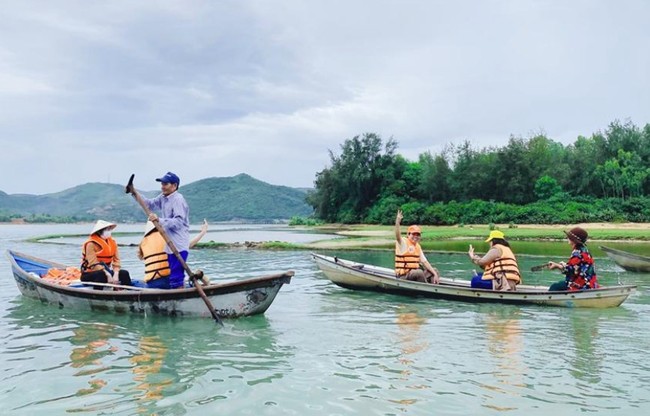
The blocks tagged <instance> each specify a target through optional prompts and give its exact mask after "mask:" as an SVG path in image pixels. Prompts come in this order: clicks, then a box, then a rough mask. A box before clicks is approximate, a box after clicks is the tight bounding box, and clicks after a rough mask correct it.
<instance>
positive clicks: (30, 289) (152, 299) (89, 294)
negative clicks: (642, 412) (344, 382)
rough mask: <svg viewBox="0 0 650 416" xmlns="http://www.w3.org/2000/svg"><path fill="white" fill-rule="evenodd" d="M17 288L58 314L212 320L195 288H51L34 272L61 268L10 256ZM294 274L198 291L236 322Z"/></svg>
mask: <svg viewBox="0 0 650 416" xmlns="http://www.w3.org/2000/svg"><path fill="white" fill-rule="evenodd" d="M8 255H9V259H10V262H11V267H12V272H13V276H14V279H15V281H16V285H17V286H18V289H19V290H20V293H22V294H23V295H24V296H26V297H29V298H34V299H38V300H40V301H41V302H43V303H47V304H52V305H56V306H57V307H58V308H60V309H75V310H101V311H110V312H115V313H122V314H141V315H164V316H179V317H208V318H211V317H212V315H211V313H210V311H209V310H208V309H207V307H206V304H205V302H204V301H203V299H202V298H201V297H200V295H199V293H198V291H197V289H196V288H187V289H170V290H156V289H144V288H134V290H121V291H113V290H94V289H90V288H88V287H69V286H60V285H57V284H54V283H51V282H49V281H47V280H44V279H41V278H40V277H39V273H38V272H39V271H42V270H47V269H49V268H63V267H64V266H63V265H60V264H57V263H54V262H49V261H46V260H43V259H38V258H36V257H32V256H28V255H24V254H21V253H16V252H12V251H9V252H8ZM293 274H294V273H293V272H292V271H289V272H286V273H283V274H278V275H272V276H265V277H259V278H252V279H246V280H242V281H235V282H228V283H222V284H214V285H208V286H204V287H203V291H204V292H205V294H206V296H207V297H208V298H209V299H210V301H211V302H212V304H213V306H214V307H215V310H216V312H217V314H218V315H219V316H220V317H222V318H236V317H242V316H250V315H257V314H262V313H264V312H265V311H266V310H267V309H268V308H269V306H271V304H272V303H273V300H274V299H275V297H276V295H277V294H278V292H279V291H280V288H281V287H282V285H284V284H286V283H290V281H291V277H292V276H293Z"/></svg>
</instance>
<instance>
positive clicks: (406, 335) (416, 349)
mask: <svg viewBox="0 0 650 416" xmlns="http://www.w3.org/2000/svg"><path fill="white" fill-rule="evenodd" d="M396 313H397V345H398V347H399V355H398V357H397V359H398V361H399V363H400V364H401V365H402V367H403V369H402V370H401V372H400V379H401V380H403V381H405V382H407V384H406V385H405V387H406V388H408V389H413V390H423V389H426V388H428V386H427V385H424V384H420V383H416V384H410V383H409V380H410V379H411V378H412V377H413V371H414V369H415V371H418V368H419V367H418V365H417V361H418V354H419V353H421V352H425V353H426V351H427V349H428V348H429V341H428V340H427V338H426V337H425V336H424V335H423V334H422V326H423V325H424V324H425V323H426V319H425V318H424V317H422V316H421V315H419V314H418V309H417V308H416V307H414V306H412V305H399V306H398V307H397V310H396ZM420 357H421V356H420ZM414 378H415V379H416V380H417V379H419V377H414ZM389 401H391V402H393V403H396V404H398V405H401V406H409V405H413V404H415V403H417V401H418V400H417V399H414V398H402V399H391V400H389ZM400 409H401V411H403V412H406V411H407V408H406V407H401V408H400Z"/></svg>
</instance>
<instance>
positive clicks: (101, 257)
mask: <svg viewBox="0 0 650 416" xmlns="http://www.w3.org/2000/svg"><path fill="white" fill-rule="evenodd" d="M115 227H117V225H116V224H114V223H111V222H108V221H104V220H99V221H97V222H96V223H95V226H94V227H93V229H92V231H91V233H90V236H89V237H88V240H86V242H84V244H83V246H82V247H81V281H82V282H98V283H111V284H120V285H125V286H131V276H130V275H129V272H128V271H126V270H122V268H121V263H120V254H119V250H118V248H117V243H116V242H115V240H114V239H113V237H112V231H113V230H114V229H115Z"/></svg>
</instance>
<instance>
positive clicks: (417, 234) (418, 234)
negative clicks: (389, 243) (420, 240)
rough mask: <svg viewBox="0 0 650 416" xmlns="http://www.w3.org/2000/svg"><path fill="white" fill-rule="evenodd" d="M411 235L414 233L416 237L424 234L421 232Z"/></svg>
mask: <svg viewBox="0 0 650 416" xmlns="http://www.w3.org/2000/svg"><path fill="white" fill-rule="evenodd" d="M411 235H414V236H416V237H420V236H421V235H422V234H420V233H411Z"/></svg>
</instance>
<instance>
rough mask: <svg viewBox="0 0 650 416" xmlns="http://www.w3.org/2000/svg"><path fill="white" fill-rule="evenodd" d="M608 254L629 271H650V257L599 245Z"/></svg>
mask: <svg viewBox="0 0 650 416" xmlns="http://www.w3.org/2000/svg"><path fill="white" fill-rule="evenodd" d="M599 247H600V249H601V250H603V251H604V252H605V253H606V254H607V256H608V257H609V258H610V259H612V260H613V261H614V263H616V264H618V265H619V266H621V267H622V268H624V269H625V270H627V271H629V272H638V273H650V257H647V256H642V255H640V254H634V253H629V252H627V251H623V250H617V249H615V248H610V247H605V246H599Z"/></svg>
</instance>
